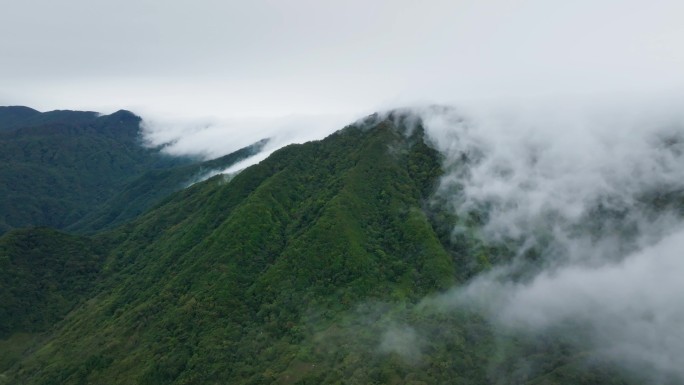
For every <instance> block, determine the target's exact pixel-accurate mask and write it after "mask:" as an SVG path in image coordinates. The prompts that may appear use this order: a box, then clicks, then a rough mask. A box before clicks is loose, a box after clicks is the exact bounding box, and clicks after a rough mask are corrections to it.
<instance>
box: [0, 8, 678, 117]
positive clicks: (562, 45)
mask: <svg viewBox="0 0 684 385" xmlns="http://www.w3.org/2000/svg"><path fill="white" fill-rule="evenodd" d="M2 1H3V6H2V12H0V36H2V37H1V38H0V53H1V56H0V105H15V104H24V105H29V106H33V107H35V108H38V109H41V110H49V109H56V108H71V109H91V110H97V111H101V112H110V111H114V110H117V109H119V108H129V109H132V110H134V111H136V112H139V113H141V114H142V115H145V114H148V115H150V116H160V115H174V116H185V117H194V116H218V117H235V116H256V117H263V116H279V115H288V114H330V113H350V112H351V113H357V112H368V111H372V110H374V109H376V108H380V107H390V106H394V105H405V104H410V103H414V102H422V103H425V102H442V103H448V102H458V101H460V100H477V99H482V98H485V99H486V98H498V97H513V98H518V97H529V96H533V97H538V96H544V95H547V94H553V95H558V94H563V95H565V94H587V93H589V94H592V93H603V94H606V93H608V94H609V93H618V94H623V93H643V92H649V93H650V92H663V91H668V92H669V91H673V90H674V91H677V90H680V89H682V87H684V70H683V69H684V23H683V22H682V20H684V2H683V1H681V0H619V1H618V0H615V1H611V0H576V1H560V0H559V1H549V0H520V1H507V0H484V1H483V0H478V1H475V0H460V1H459V0H451V1H407V0H392V1H368V0H364V1H357V0H345V1H313V0H312V1H305V0H288V1H265V0H251V1H241V2H238V1H218V0H216V1H214V0H211V1H210V0H193V1H189V0H170V1H157V0H155V1H151V0H136V1H131V0H122V1H102V0H63V1H54V0H22V1H9V0H2Z"/></svg>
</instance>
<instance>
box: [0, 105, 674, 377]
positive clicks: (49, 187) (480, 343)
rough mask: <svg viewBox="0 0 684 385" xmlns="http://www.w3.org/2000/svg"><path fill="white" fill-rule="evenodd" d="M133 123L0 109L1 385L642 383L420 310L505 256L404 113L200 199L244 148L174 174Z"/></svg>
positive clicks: (274, 157)
mask: <svg viewBox="0 0 684 385" xmlns="http://www.w3.org/2000/svg"><path fill="white" fill-rule="evenodd" d="M140 122H141V120H140V118H139V117H137V116H135V115H134V114H132V113H130V112H127V111H119V112H116V113H114V114H111V115H105V116H100V115H98V114H95V113H91V112H75V111H53V112H48V113H39V112H37V111H35V110H32V109H29V108H26V107H3V108H1V109H0V156H1V157H2V158H1V159H0V165H1V166H0V167H2V168H1V169H0V179H1V180H2V181H3V183H2V185H1V187H0V188H2V189H3V191H2V192H1V193H0V197H2V198H0V214H1V215H2V218H1V219H0V220H1V221H2V222H0V223H1V224H2V231H4V232H5V234H4V235H3V236H2V237H1V238H0V320H2V322H0V373H2V374H0V384H17V383H21V384H224V383H231V384H271V383H278V384H334V383H345V384H446V383H449V384H638V383H645V382H647V381H649V380H650V378H651V377H648V376H647V375H646V374H645V373H640V372H639V371H630V370H625V369H624V368H623V367H621V366H620V365H616V364H615V362H613V361H611V360H609V359H607V358H606V357H605V356H604V355H602V354H599V352H597V351H596V350H594V349H591V348H587V346H588V345H585V344H582V343H581V342H582V341H584V340H586V339H589V338H591V337H590V336H589V335H588V334H587V333H585V330H584V329H583V328H582V326H581V325H572V324H569V325H562V327H558V328H556V329H551V330H548V331H546V332H544V333H540V334H534V333H527V332H525V331H516V330H511V329H500V328H498V326H497V324H496V323H495V322H493V321H492V320H491V319H489V318H488V317H486V316H485V315H484V314H482V313H481V312H480V311H478V309H476V308H471V307H468V306H463V307H461V308H458V309H455V310H454V309H451V310H448V311H446V310H444V309H441V308H439V307H435V306H431V305H430V301H426V298H428V299H429V298H431V296H435V295H439V294H440V293H444V292H446V291H447V290H449V289H450V288H453V287H459V286H462V285H465V284H466V283H467V282H469V281H470V280H472V279H473V278H474V277H476V276H477V275H478V274H480V273H482V272H485V271H489V270H491V269H493V268H494V267H496V266H497V265H498V264H502V263H504V262H505V261H508V260H511V259H513V258H514V257H515V254H516V250H515V249H514V248H511V247H510V246H509V244H507V243H505V242H503V243H502V242H499V243H497V242H491V241H489V240H487V239H486V238H483V237H480V236H478V234H479V233H480V232H481V231H482V228H483V226H484V220H483V218H484V217H485V216H486V215H487V214H486V213H485V212H481V211H478V210H475V209H473V210H470V211H469V212H467V213H463V212H461V213H458V212H454V211H453V210H450V209H449V208H448V207H447V206H448V204H449V203H448V202H445V201H444V200H441V199H440V198H439V196H437V195H436V194H435V192H436V191H437V189H438V188H439V186H440V181H441V179H442V178H443V176H444V175H445V173H446V172H447V170H446V169H445V166H444V165H445V158H444V155H443V154H442V153H441V152H440V151H438V150H437V149H436V148H435V146H434V143H433V142H432V141H431V140H429V139H428V138H427V136H426V132H425V128H424V127H423V124H422V122H421V121H420V119H417V118H416V117H415V116H412V115H411V114H410V113H407V112H403V111H395V112H392V113H388V114H381V115H378V114H376V115H372V116H369V117H367V118H365V119H362V120H360V121H358V122H356V123H353V124H351V125H349V126H347V127H345V128H343V129H341V130H339V131H337V132H335V133H334V134H332V135H330V136H328V137H326V138H325V139H322V140H319V141H312V142H307V143H303V144H292V145H288V146H286V147H283V148H281V149H279V150H277V151H275V152H274V153H273V154H271V155H270V156H269V157H268V158H267V159H265V160H263V161H261V162H260V163H258V164H255V165H253V166H250V167H248V168H246V169H244V170H242V171H241V172H239V173H238V174H236V175H232V176H230V177H228V176H225V175H221V174H219V175H215V176H213V177H210V178H208V179H206V180H201V179H203V178H202V176H204V175H206V174H207V172H208V171H211V170H222V169H225V168H226V167H228V166H229V165H231V164H235V163H236V162H237V161H239V160H242V159H245V158H247V157H249V156H251V155H254V154H256V153H258V152H259V151H260V149H261V148H262V146H263V145H264V143H265V141H261V142H258V143H256V144H255V145H253V146H250V147H247V148H245V149H242V150H239V151H238V152H236V153H233V154H230V155H227V156H225V157H222V158H219V159H214V160H209V161H206V160H200V159H193V158H178V157H172V156H170V155H166V154H165V153H164V152H163V148H149V147H146V146H144V145H143V141H142V139H141V133H140V128H139V126H140ZM468 161H469V160H468V159H466V158H464V159H463V162H468ZM452 166H453V165H452ZM463 167H465V166H463ZM663 199H664V198H663ZM677 199H679V196H678V195H677V196H675V197H673V198H672V199H671V201H676V200H677ZM661 200H662V199H661ZM658 202H660V201H658ZM668 202H669V201H668ZM663 204H665V203H663ZM455 227H458V228H459V229H460V230H459V232H458V233H457V234H456V233H455V232H454V230H453V229H454V228H455ZM525 258H526V260H527V262H528V263H529V265H533V264H534V263H535V261H537V260H538V259H536V258H537V257H536V255H535V252H534V250H531V251H530V252H529V253H528V255H527V256H525ZM525 266H528V265H525ZM525 268H527V267H525ZM578 341H579V342H578ZM660 381H661V382H662V383H680V382H679V379H678V378H677V377H676V376H668V375H664V376H663V377H662V378H660Z"/></svg>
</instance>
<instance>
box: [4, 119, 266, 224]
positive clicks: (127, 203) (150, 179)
mask: <svg viewBox="0 0 684 385" xmlns="http://www.w3.org/2000/svg"><path fill="white" fill-rule="evenodd" d="M140 122H141V119H140V117H138V116H136V115H134V114H132V113H130V112H128V111H118V112H115V113H113V114H111V115H104V116H100V115H98V114H97V113H95V112H84V111H50V112H44V113H41V112H38V111H36V110H33V109H30V108H28V107H0V180H2V183H0V234H2V233H3V232H6V231H8V230H10V229H13V228H21V227H29V226H49V227H52V228H57V229H69V230H70V231H80V232H93V231H95V230H99V229H103V228H109V227H112V226H114V225H117V224H120V223H122V222H124V221H126V220H129V219H132V218H133V217H135V216H136V215H139V214H140V213H142V212H143V211H146V210H147V209H149V208H150V207H152V206H153V205H154V204H156V203H158V202H159V201H160V200H161V199H163V198H164V197H166V196H168V195H169V194H170V193H171V192H173V191H177V190H179V189H181V188H183V187H185V186H186V185H187V184H188V183H189V182H190V181H192V180H193V178H196V177H198V176H200V175H201V174H202V173H203V172H207V171H209V170H213V169H222V168H226V167H228V166H229V165H231V164H233V163H235V162H237V161H239V160H241V159H244V158H246V157H248V156H250V155H253V154H254V153H255V152H258V151H259V150H260V149H261V147H262V146H263V144H264V143H263V142H262V143H257V144H255V145H254V146H251V147H249V148H246V149H243V150H241V151H238V152H236V153H235V154H231V155H228V156H225V157H222V158H219V159H215V160H212V161H209V162H204V161H202V160H201V159H194V158H189V157H176V156H170V155H166V154H164V153H163V152H162V151H160V150H161V149H160V148H147V147H145V146H143V145H142V138H141V135H140Z"/></svg>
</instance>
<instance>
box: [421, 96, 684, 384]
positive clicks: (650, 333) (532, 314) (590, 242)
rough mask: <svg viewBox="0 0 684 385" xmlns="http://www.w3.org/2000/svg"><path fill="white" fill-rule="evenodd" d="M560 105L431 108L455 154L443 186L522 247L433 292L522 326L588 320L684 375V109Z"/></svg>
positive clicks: (615, 352)
mask: <svg viewBox="0 0 684 385" xmlns="http://www.w3.org/2000/svg"><path fill="white" fill-rule="evenodd" d="M644 106H645V107H644ZM555 107H556V109H551V110H548V109H546V110H545V109H538V108H534V109H528V110H525V109H521V108H512V109H507V110H505V109H504V110H502V109H467V108H466V109H463V108H462V109H454V108H435V107H431V108H425V109H422V110H420V111H419V112H418V113H419V114H421V116H422V117H423V122H424V125H425V127H426V131H427V133H428V136H429V138H430V140H431V141H432V142H433V144H434V145H435V146H436V147H437V148H438V149H439V150H440V151H441V152H442V153H443V154H445V156H446V160H445V168H446V170H447V174H446V175H445V177H444V178H443V180H442V184H441V186H440V190H439V191H438V197H440V198H442V199H446V200H447V201H448V202H449V203H450V207H451V209H452V210H454V212H455V213H456V214H458V215H459V216H461V217H466V216H468V215H471V214H472V213H478V214H479V215H481V219H482V220H483V225H482V231H481V232H480V233H479V236H480V237H481V238H482V240H484V241H485V242H487V243H490V244H499V245H505V246H506V249H507V250H510V255H506V256H502V257H501V259H504V260H506V259H507V260H508V262H507V263H504V264H503V265H500V266H498V267H496V268H494V269H493V270H489V271H487V272H485V273H482V274H480V275H478V276H475V277H473V278H472V279H471V281H470V282H469V283H467V284H466V285H464V286H462V287H457V288H454V289H453V290H451V291H450V292H448V293H445V294H442V295H439V296H436V297H432V298H429V299H426V300H425V301H424V304H423V305H429V306H435V307H437V308H439V309H443V310H445V309H446V310H448V309H454V308H459V309H461V308H471V309H475V310H476V311H478V312H481V313H483V314H485V315H486V316H487V317H488V318H489V319H490V320H491V321H492V322H493V323H494V324H495V325H498V327H500V328H504V329H508V330H513V331H515V330H518V331H525V332H531V333H545V332H547V331H550V330H565V332H566V333H571V332H572V331H573V330H583V331H584V332H586V333H588V336H589V338H588V339H589V340H590V341H591V342H581V343H582V344H584V343H588V344H590V346H588V347H590V348H591V349H592V350H593V351H595V352H596V353H597V354H600V355H604V356H605V357H607V358H609V359H611V360H613V361H614V362H615V363H619V364H622V365H624V366H625V367H630V368H631V369H638V370H646V371H648V372H649V373H651V375H652V377H653V378H654V379H655V378H656V377H658V376H664V375H674V376H676V377H677V378H679V380H684V370H683V369H682V368H684V359H682V357H684V332H682V329H681V325H682V321H684V307H682V306H681V301H682V299H683V298H684V280H682V279H681V277H682V275H683V274H684V258H683V255H682V250H684V221H683V220H682V212H683V211H682V208H681V204H682V199H683V198H682V196H683V193H682V192H683V191H684V142H683V140H682V139H683V138H684V114H682V113H681V112H679V109H672V108H667V106H666V105H660V106H657V105H642V106H641V107H640V108H639V109H638V110H635V109H634V107H635V105H629V104H625V105H623V106H622V108H614V107H615V106H613V107H610V108H609V107H606V106H605V105H599V106H591V107H588V106H586V105H585V106H581V105H577V104H576V105H574V106H567V105H566V106H555ZM625 107H630V108H625ZM454 231H455V232H458V229H455V230H454ZM529 250H534V251H535V252H536V253H537V255H538V258H535V259H533V260H530V259H529V258H527V257H526V252H527V251H529ZM522 270H525V271H528V272H529V271H532V272H534V273H533V274H531V275H527V276H520V275H519V274H518V273H519V272H520V271H522ZM569 325H571V326H569ZM564 328H566V329H564ZM578 343H580V342H578ZM585 347H586V346H585Z"/></svg>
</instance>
